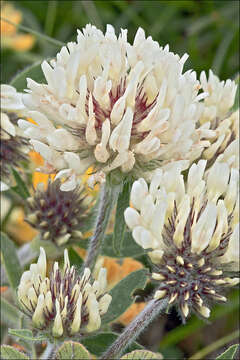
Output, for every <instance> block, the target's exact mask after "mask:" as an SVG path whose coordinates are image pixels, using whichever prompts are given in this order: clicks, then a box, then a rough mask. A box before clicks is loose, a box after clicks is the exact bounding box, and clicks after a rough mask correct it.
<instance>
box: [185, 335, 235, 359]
mask: <svg viewBox="0 0 240 360" xmlns="http://www.w3.org/2000/svg"><path fill="white" fill-rule="evenodd" d="M237 338H239V331H238V330H236V331H234V332H232V333H231V334H229V335H226V336H224V337H223V338H221V339H219V340H217V341H215V342H213V343H212V344H210V345H208V346H206V347H205V348H204V349H202V350H200V351H198V352H197V353H196V354H194V355H192V356H191V357H190V358H189V360H197V359H206V356H207V355H208V354H211V353H212V352H213V351H215V350H217V349H220V348H222V347H223V346H225V345H226V344H228V343H229V342H231V341H233V340H235V339H237Z"/></svg>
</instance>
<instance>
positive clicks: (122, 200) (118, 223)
mask: <svg viewBox="0 0 240 360" xmlns="http://www.w3.org/2000/svg"><path fill="white" fill-rule="evenodd" d="M130 191H131V184H130V182H129V181H127V182H125V184H124V185H123V189H122V191H121V192H120V194H119V196H118V201H117V210H116V216H115V225H114V232H113V249H114V250H115V252H116V253H117V254H120V253H121V248H122V244H123V240H124V235H125V231H126V223H125V220H124V210H125V209H126V208H127V207H128V206H129V198H130Z"/></svg>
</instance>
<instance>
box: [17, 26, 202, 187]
mask: <svg viewBox="0 0 240 360" xmlns="http://www.w3.org/2000/svg"><path fill="white" fill-rule="evenodd" d="M186 59H187V55H186V54H185V55H183V57H182V58H180V57H179V56H178V55H175V54H173V53H172V52H170V51H169V48H168V46H166V47H165V48H162V47H160V46H159V44H158V43H157V42H155V41H153V40H152V38H151V37H147V38H146V36H145V33H144V31H143V29H141V28H139V29H138V31H137V33H136V36H135V39H134V42H133V44H130V43H128V42H127V30H121V33H120V35H119V36H118V37H117V36H116V35H115V31H114V28H113V27H112V26H111V25H108V26H107V30H106V33H105V34H103V33H102V32H101V31H100V30H98V29H97V28H96V27H95V26H91V25H87V26H86V28H84V29H83V31H82V32H81V31H78V36H77V42H74V43H68V44H67V46H64V47H63V48H62V49H61V51H60V52H59V53H58V54H57V56H56V58H55V59H53V60H51V61H50V63H48V62H46V61H44V62H43V64H42V70H43V72H44V75H45V78H46V82H47V84H38V83H37V82H35V81H34V80H32V79H28V90H27V94H25V95H24V96H23V101H24V103H25V105H26V106H27V107H28V109H29V110H31V111H30V112H29V116H31V117H32V118H33V119H34V120H35V122H36V123H37V125H35V124H30V123H29V122H26V121H24V120H20V121H19V126H20V127H21V128H22V129H23V130H24V131H25V134H26V136H28V137H29V138H30V139H31V141H30V142H31V144H32V146H33V147H34V149H35V150H36V151H37V152H39V153H40V154H41V155H42V156H43V157H44V159H45V161H46V165H45V171H50V169H51V170H53V169H55V170H56V172H57V171H60V174H59V176H60V177H61V178H62V179H64V180H65V181H66V184H65V186H64V188H62V190H65V191H67V190H69V189H72V188H73V187H74V186H75V185H76V182H77V179H76V175H78V174H80V173H82V172H83V171H84V170H85V169H86V168H88V167H89V166H90V165H93V166H94V167H95V169H96V170H97V171H100V170H101V171H103V172H104V173H105V174H107V173H109V172H111V171H114V170H115V169H120V171H121V172H122V173H128V172H130V171H131V172H132V174H133V175H134V176H137V177H139V176H145V174H147V173H148V172H149V171H152V170H153V169H155V168H157V167H159V165H160V164H161V165H165V164H167V163H168V162H169V161H173V160H182V159H191V160H192V159H193V158H195V154H199V153H201V151H202V150H203V148H204V146H207V145H208V142H207V141H204V142H201V141H199V139H197V143H196V144H194V141H193V138H194V134H195V124H196V122H197V121H198V118H199V116H200V112H199V108H198V104H199V101H200V100H201V99H203V98H204V97H205V96H206V94H205V93H202V94H200V95H198V90H199V88H200V86H199V82H198V81H197V79H196V73H195V72H192V71H187V72H185V73H183V65H184V63H185V61H186Z"/></svg>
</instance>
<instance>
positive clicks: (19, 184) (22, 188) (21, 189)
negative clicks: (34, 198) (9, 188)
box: [12, 168, 30, 199]
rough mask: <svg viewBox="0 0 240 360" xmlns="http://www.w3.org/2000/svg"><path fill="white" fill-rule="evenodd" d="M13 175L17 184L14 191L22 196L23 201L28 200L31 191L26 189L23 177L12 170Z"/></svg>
mask: <svg viewBox="0 0 240 360" xmlns="http://www.w3.org/2000/svg"><path fill="white" fill-rule="evenodd" d="M12 173H13V176H14V179H15V181H16V183H17V187H14V188H13V189H14V191H15V192H16V193H17V194H18V195H20V196H21V198H23V199H27V198H28V197H29V196H30V194H29V191H28V188H27V187H26V185H25V183H24V181H23V180H22V178H21V176H20V175H19V173H18V172H17V171H16V170H15V169H13V168H12Z"/></svg>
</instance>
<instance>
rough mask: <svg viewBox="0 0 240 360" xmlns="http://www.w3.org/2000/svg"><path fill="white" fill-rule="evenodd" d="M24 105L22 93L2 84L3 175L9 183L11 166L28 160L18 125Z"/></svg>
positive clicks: (0, 132) (0, 130)
mask: <svg viewBox="0 0 240 360" xmlns="http://www.w3.org/2000/svg"><path fill="white" fill-rule="evenodd" d="M23 109H24V105H23V103H22V100H21V94H20V93H17V91H16V89H15V88H14V87H12V86H10V85H3V84H2V85H1V126H0V136H1V147H0V149H1V150H0V152H1V157H0V167H1V175H2V178H3V180H4V181H5V182H7V183H9V174H10V168H11V167H19V165H20V162H21V161H22V160H26V156H25V153H24V145H26V144H27V142H26V139H25V138H23V137H22V136H21V135H20V134H19V131H20V129H19V128H18V127H17V126H16V124H17V120H18V119H19V116H20V115H21V116H22V114H23Z"/></svg>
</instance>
